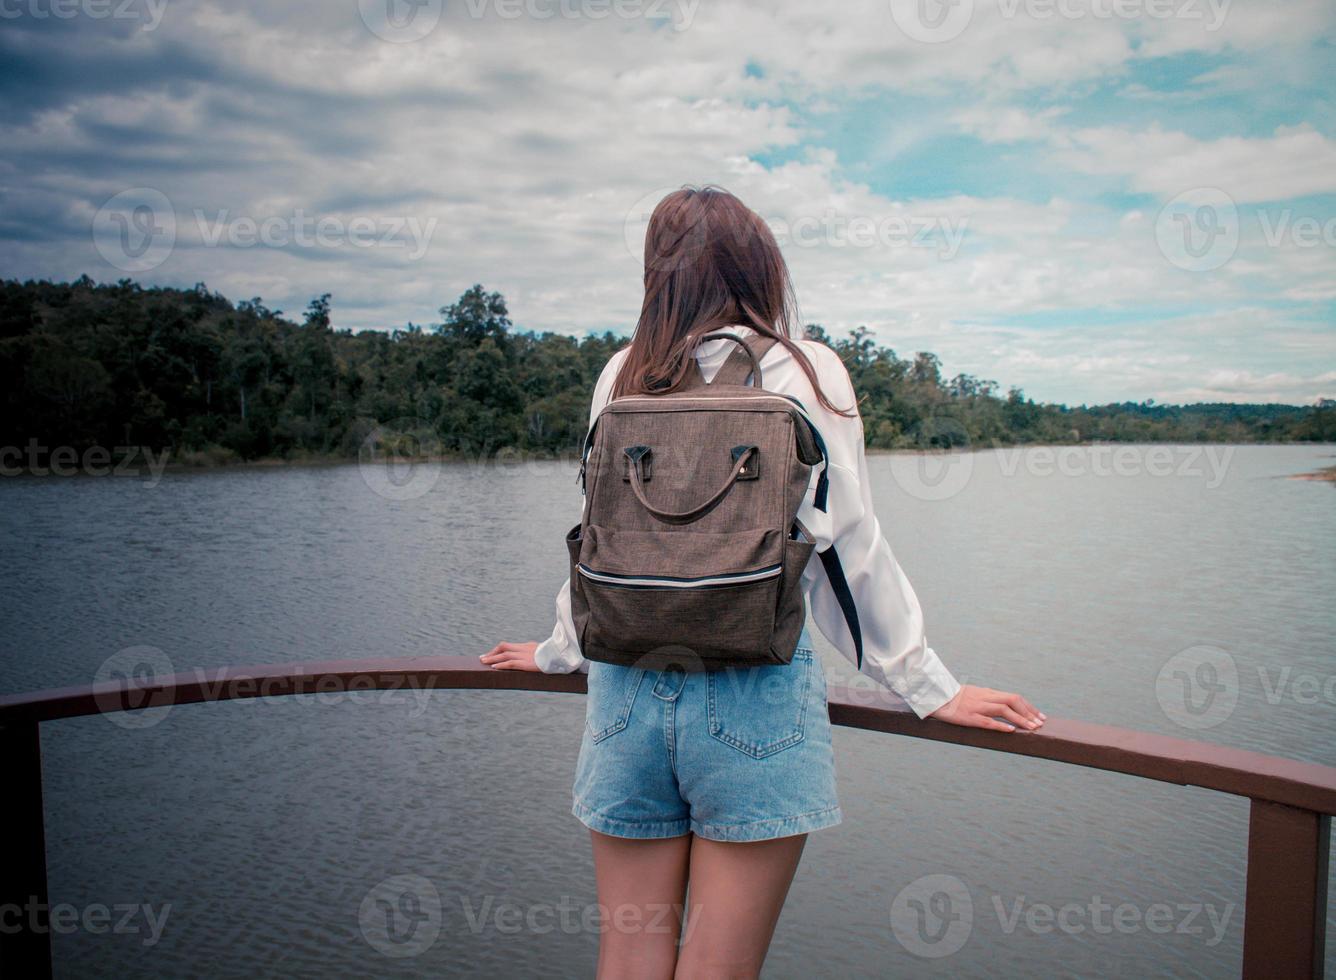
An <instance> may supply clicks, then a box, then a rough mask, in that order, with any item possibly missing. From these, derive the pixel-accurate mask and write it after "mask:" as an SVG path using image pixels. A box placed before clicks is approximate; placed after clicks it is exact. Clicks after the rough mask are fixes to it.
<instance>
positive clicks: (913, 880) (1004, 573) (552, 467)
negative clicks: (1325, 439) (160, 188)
mask: <svg viewBox="0 0 1336 980" xmlns="http://www.w3.org/2000/svg"><path fill="white" fill-rule="evenodd" d="M1209 452H1211V453H1213V454H1214V455H1213V456H1211V457H1209V458H1208V457H1206V456H1205V455H1204V454H1203V453H1202V451H1201V450H1199V449H1196V448H1193V449H1188V448H1186V447H1184V448H1173V449H1164V448H1160V449H1150V448H1147V447H1141V448H1137V449H1135V450H1128V449H1126V448H1120V449H1118V450H1116V452H1115V451H1113V450H1108V449H1106V450H1089V449H1086V450H1072V451H1063V452H1059V453H1058V454H1056V455H1054V454H1053V451H1051V450H1028V451H1026V452H1024V453H1021V452H1019V451H1016V452H1013V451H997V452H986V453H978V454H974V455H970V456H963V457H949V458H944V457H915V456H880V457H875V458H873V459H872V460H871V461H870V468H871V472H872V477H873V480H874V481H875V485H876V501H877V508H878V513H879V516H880V517H881V519H882V522H883V525H884V527H885V529H886V531H887V534H888V536H889V538H890V540H891V542H892V545H893V546H894V548H895V550H896V552H897V554H898V556H899V558H900V560H901V562H902V564H903V565H904V566H905V568H906V570H907V571H908V573H909V575H910V578H911V580H912V581H913V582H914V584H915V586H916V588H917V590H918V592H919V594H920V597H921V599H922V601H923V603H924V606H925V609H926V612H927V616H928V621H929V636H930V637H931V639H932V641H933V644H934V646H935V647H936V648H937V649H938V651H939V652H940V653H941V655H942V656H943V658H944V659H945V660H946V661H947V663H948V665H949V666H950V667H951V668H952V669H953V670H954V671H955V673H956V674H957V676H958V677H960V678H961V679H962V680H964V681H967V682H975V683H986V684H988V685H990V686H996V687H1003V688H1009V689H1015V690H1020V691H1023V692H1024V693H1026V694H1027V695H1028V696H1029V697H1030V698H1031V700H1033V701H1035V702H1036V703H1037V704H1039V705H1040V706H1041V707H1042V708H1043V709H1044V710H1045V711H1047V712H1048V713H1049V714H1050V715H1053V716H1060V717H1061V716H1066V717H1077V718H1083V719H1086V720H1090V721H1099V722H1105V723H1110V724H1116V725H1123V726H1127V727H1130V728H1137V729H1143V730H1149V731H1157V732H1163V733H1167V734H1173V735H1178V736H1186V737H1192V738H1200V739H1204V740H1208V741H1214V742H1219V743H1223V744H1227V745H1234V746H1239V747H1245V748H1249V749H1254V750H1257V751H1262V752H1268V753H1273V754H1276V755H1284V756H1289V757H1292V758H1298V759H1305V760H1310V761H1315V762H1321V763H1325V764H1328V765H1336V737H1334V736H1336V703H1333V702H1336V693H1333V692H1334V691H1336V681H1333V677H1336V651H1334V650H1333V640H1332V637H1333V635H1336V603H1333V598H1332V597H1333V596H1336V560H1334V558H1333V556H1334V555H1336V487H1332V486H1330V485H1326V484H1321V483H1312V482H1302V481H1295V480H1289V479H1285V477H1286V476H1288V475H1290V474H1294V473H1299V472H1305V471H1308V470H1313V469H1316V468H1318V467H1320V466H1323V465H1331V463H1332V462H1333V459H1332V455H1333V447H1331V446H1317V447H1237V448H1234V447H1209ZM1166 454H1167V455H1166ZM1194 454H1196V455H1195V456H1194ZM370 476H371V480H370V484H373V485H376V486H380V489H381V490H382V491H385V490H386V488H385V487H384V486H382V485H380V484H379V483H378V482H377V478H376V475H375V474H371V475H370ZM367 477H368V474H366V473H363V472H362V471H361V470H359V468H358V467H356V466H337V467H328V468H310V469H282V470H231V471H224V472H213V473H203V474H174V475H173V474H169V475H167V476H166V477H164V478H163V479H162V481H161V483H159V484H157V485H156V486H149V485H147V483H145V482H144V481H142V480H136V479H131V478H123V477H121V478H113V477H108V478H102V479H94V478H83V479H49V480H44V481H39V480H32V479H19V480H15V479H8V480H4V481H0V532H2V533H3V539H2V540H3V542H4V545H3V547H4V549H5V559H6V560H5V561H4V562H3V563H0V565H2V567H0V611H2V612H3V626H4V629H3V633H2V636H3V639H0V643H3V645H4V649H3V654H2V655H0V691H3V692H6V693H8V692H15V691H22V690H28V689H35V688H41V687H53V686H58V685H65V684H79V683H87V682H88V681H90V680H92V679H93V677H94V676H95V675H96V674H97V672H98V670H99V668H100V667H102V665H103V664H104V663H105V662H106V661H107V660H108V658H109V657H113V656H115V655H116V654H117V653H118V652H119V651H122V650H126V649H127V648H136V647H150V648H154V649H156V650H157V651H160V654H153V656H159V657H162V658H165V659H166V661H169V662H170V664H171V665H172V666H173V667H174V668H175V669H177V670H185V669H190V668H193V667H197V666H218V665H227V664H254V663H268V662H281V661H288V660H313V659H337V658H355V657H366V656H399V657H408V656H420V655H429V654H438V653H459V654H468V653H477V652H480V651H482V650H483V649H485V648H486V647H488V646H490V645H491V644H492V643H493V642H495V641H496V640H497V639H502V638H507V639H524V638H539V637H540V636H542V635H545V634H546V633H547V631H548V630H549V629H550V627H551V615H552V597H553V595H554V594H555V592H556V589H557V587H558V586H559V585H560V583H561V580H562V578H563V576H564V561H565V556H564V549H563V547H562V544H561V536H562V533H563V531H564V530H565V529H566V528H567V527H569V526H570V524H572V523H574V521H575V520H576V519H577V517H578V513H579V496H578V490H577V489H576V486H575V483H574V470H573V468H572V467H571V466H570V465H569V464H559V463H547V464H534V465H527V464H526V465H510V466H469V465H451V466H444V467H440V468H439V470H432V469H425V470H423V469H419V470H417V471H414V473H413V474H411V477H410V479H409V482H408V483H407V484H405V486H406V487H407V492H400V491H396V490H393V488H391V491H389V496H387V495H386V493H385V492H382V493H380V494H378V493H376V492H373V489H372V486H370V485H369V483H368V479H367ZM423 488H429V489H428V490H427V492H425V493H422V494H421V495H414V494H415V493H416V491H417V490H421V489H423ZM392 496H404V497H407V498H408V499H401V500H395V499H389V497H392ZM818 642H819V643H820V641H818ZM822 652H823V655H824V659H825V663H826V669H827V671H828V673H829V674H830V675H831V678H832V680H833V681H834V680H838V679H839V678H840V677H841V676H844V677H847V676H848V670H847V668H846V667H845V665H844V664H843V663H839V662H836V659H835V658H834V657H833V656H832V655H831V654H830V651H829V648H824V649H823V651H822ZM142 655H144V651H142V650H141V651H136V653H135V654H134V656H135V657H140V656H142ZM1172 658H1177V659H1176V660H1172ZM1171 660H1172V662H1171ZM1208 661H1209V663H1210V664H1211V665H1213V667H1217V668H1220V670H1221V671H1223V673H1222V672H1217V674H1216V675H1214V676H1215V678H1216V679H1217V680H1219V681H1220V683H1223V684H1224V685H1225V686H1226V687H1227V688H1229V689H1230V691H1229V692H1227V696H1226V697H1225V698H1224V699H1222V700H1220V701H1218V702H1215V703H1214V705H1213V706H1212V707H1211V708H1210V709H1209V710H1208V711H1206V712H1205V714H1201V713H1198V714H1193V713H1192V712H1191V711H1188V710H1186V708H1185V704H1184V702H1183V701H1182V699H1181V695H1180V696H1179V699H1178V701H1177V702H1175V694H1174V691H1175V687H1174V685H1175V684H1176V683H1178V682H1179V681H1181V680H1182V678H1183V677H1189V678H1191V677H1196V676H1199V675H1197V674H1196V673H1195V671H1196V670H1197V669H1198V668H1199V666H1200V664H1202V663H1206V662H1208ZM116 662H117V661H113V664H114V663H116ZM1230 670H1233V671H1234V672H1235V673H1234V674H1233V675H1230V674H1229V671H1230ZM1176 676H1177V677H1178V680H1175V679H1174V678H1175V677H1176ZM1157 679H1158V683H1157ZM129 717H131V716H122V720H123V719H125V718H129ZM582 718H583V701H582V699H581V698H578V697H573V696H569V695H532V694H518V693H517V694H510V693H484V692H436V693H429V694H419V695H417V696H407V695H397V696H387V695H385V694H375V693H373V694H364V695H356V696H345V697H342V698H334V699H330V698H325V699H321V698H319V697H310V698H300V699H273V700H268V701H255V702H237V703H229V704H207V705H196V706H189V707H179V708H176V709H173V710H171V711H170V712H169V713H168V714H167V715H166V717H164V718H161V719H160V720H158V721H157V723H156V724H153V725H150V726H148V727H126V724H117V723H114V722H113V721H112V720H111V719H110V718H107V717H95V718H86V719H78V720H71V721H65V722H57V723H51V724H48V725H46V726H44V728H43V750H44V760H45V772H46V787H47V797H46V803H47V811H48V846H49V850H50V863H51V867H50V879H51V892H52V899H53V901H54V902H57V903H69V904H70V905H71V906H73V907H74V908H76V909H79V910H81V911H84V910H87V909H88V908H90V907H93V906H97V905H105V906H108V907H111V908H115V907H118V906H125V907H127V908H128V907H129V906H136V907H138V908H139V909H140V911H138V912H136V913H135V914H134V915H133V917H131V918H130V919H129V920H128V921H127V922H126V923H124V928H123V929H122V930H119V931H117V932H116V933H114V934H103V933H102V932H101V931H96V929H95V928H94V929H89V928H79V929H76V930H74V931H71V932H68V933H62V934H61V935H59V936H58V937H57V938H56V942H55V952H56V959H57V971H58V974H59V975H62V976H115V977H124V976H160V977H175V976H183V975H200V976H217V977H256V976H289V975H310V976H314V975H317V974H319V975H335V976H339V975H366V974H374V975H404V976H408V975H443V974H453V975H460V974H468V975H476V976H496V977H523V976H535V977H537V976H544V977H547V976H589V975H592V970H593V963H594V957H595V953H596V947H597V935H596V934H595V933H594V932H593V931H592V930H590V929H589V928H588V927H587V926H586V924H585V923H586V922H587V920H586V919H585V917H584V914H585V910H586V909H587V908H588V906H589V905H590V904H591V903H592V902H593V901H594V889H593V880H592V871H591V863H590V857H589V849H588V843H587V837H586V833H585V831H584V830H583V828H582V827H581V826H580V825H579V824H578V823H577V822H576V820H575V819H574V818H573V817H571V816H570V815H569V812H568V811H569V805H570V782H571V776H572V773H573V769H574V763H575V756H576V752H577V750H578V747H579V741H580V732H581V725H582ZM1184 723H1187V724H1192V725H1198V724H1207V725H1208V726H1209V727H1203V728H1187V727H1184ZM130 724H131V725H133V723H130ZM836 750H837V753H838V761H839V765H840V791H841V797H842V802H843V805H844V810H845V822H844V824H843V825H841V826H840V827H837V828H835V829H832V830H828V831H823V832H821V833H819V834H816V835H814V836H813V837H812V839H811V841H810V842H809V844H808V848H807V852H806V856H805V858H804V862H803V866H802V868H801V869H800V872H799V877H798V880H797V882H796V883H795V885H794V888H793V891H792V893H791V897H790V900H789V903H788V905H787V907H786V909H785V912H784V916H783V919H782V920H781V922H780V925H779V930H778V934H777V936H776V939H775V943H774V946H773V948H772V951H771V955H770V959H769V960H768V962H767V969H766V975H767V976H770V977H809V976H826V975H845V976H869V977H870V976H886V975H896V976H900V975H905V976H918V975H923V976H999V975H1000V976H1014V975H1021V974H1030V975H1037V976H1050V975H1070V974H1082V975H1104V976H1138V977H1140V976H1147V975H1154V974H1173V975H1176V976H1211V977H1215V976H1231V975H1237V972H1238V969H1239V962H1240V952H1241V944H1242V919H1243V906H1242V902H1243V868H1244V857H1245V850H1246V829H1247V803H1246V801H1242V800H1237V799H1234V798H1230V797H1224V796H1221V795H1218V794H1214V793H1210V792H1206V791H1203V790H1197V789H1188V788H1182V787H1174V786H1168V785H1164V784H1158V783H1148V782H1145V781H1141V780H1137V779H1133V778H1131V777H1127V776H1119V775H1114V774H1109V773H1102V772H1096V771H1093V770H1083V769H1077V768H1074V767H1068V766H1061V765H1057V764H1053V763H1046V762H1043V761H1038V760H1026V759H1017V758H1010V757H997V756H993V755H991V754H988V753H985V752H981V751H976V750H969V749H964V748H956V747H949V746H942V745H934V744H927V743H918V742H916V741H914V740H910V739H897V738H892V737H888V736H879V735H875V734H871V733H865V732H852V731H845V730H842V729H841V730H837V731H836ZM403 875H413V876H417V877H416V878H413V879H402V878H400V877H399V876H403ZM925 876H939V877H934V878H928V879H926V881H925V880H924V879H925ZM940 876H945V877H940ZM422 879H425V881H426V883H428V884H427V885H426V886H425V887H424V885H423V882H422ZM405 881H408V882H409V883H410V884H412V885H413V887H415V888H417V889H418V893H420V894H423V895H425V896H427V900H428V902H430V901H431V894H432V893H433V892H434V894H435V895H438V896H439V899H440V912H439V916H436V917H435V918H432V917H431V916H430V915H428V917H427V919H423V921H428V922H429V924H430V923H432V922H435V921H437V920H439V921H440V922H441V928H440V931H439V934H435V935H434V939H433V937H432V936H429V935H427V934H426V933H422V932H419V933H415V934H413V935H412V936H411V937H410V939H411V941H409V942H407V943H399V944H397V945H396V944H395V943H393V942H389V943H387V942H386V939H385V938H384V937H383V936H380V935H377V934H376V933H375V930H374V929H371V930H370V935H371V938H370V939H369V938H368V930H366V929H363V928H362V923H363V922H365V921H370V920H374V919H375V917H376V916H377V915H380V916H381V920H380V921H384V915H383V911H378V910H379V909H382V908H383V907H381V906H377V904H376V902H377V900H378V899H389V900H397V897H398V894H399V893H400V892H401V891H403V890H404V889H403V885H404V882H405ZM942 890H945V891H947V892H948V893H951V892H952V891H953V890H954V894H955V896H956V905H955V906H953V908H954V909H957V910H965V911H967V912H969V913H970V915H969V916H966V917H965V918H964V919H961V920H959V921H958V922H957V924H956V925H955V926H953V927H952V928H953V929H954V930H955V931H954V932H948V933H946V939H945V940H944V941H942V942H939V943H936V944H934V943H932V942H930V941H928V940H925V939H923V938H922V936H919V935H916V933H915V932H914V930H913V929H910V928H909V927H910V926H911V925H912V924H913V916H912V912H910V913H906V912H905V909H906V907H907V903H908V902H909V901H910V900H911V899H914V898H917V897H930V896H931V895H932V894H933V893H935V892H937V891H942ZM897 897H898V903H897ZM145 905H147V906H148V907H149V914H145V913H144V911H143V906H145ZM1069 905H1070V906H1072V908H1070V909H1068V911H1067V912H1066V913H1065V915H1064V916H1062V917H1060V918H1054V917H1053V913H1057V912H1059V911H1061V910H1062V908H1063V907H1064V906H1069ZM1102 906H1108V907H1109V908H1110V909H1113V908H1117V907H1120V906H1122V907H1123V908H1122V911H1121V913H1120V916H1121V917H1120V918H1118V919H1117V920H1116V922H1117V925H1115V917H1114V914H1113V912H1112V911H1103V912H1101V907H1102ZM1160 906H1164V907H1166V908H1167V909H1168V910H1169V911H1168V912H1167V913H1165V912H1164V911H1160V910H1159V907H1160ZM893 907H894V908H895V909H896V910H897V911H896V913H895V914H894V915H893V914H892V909H893ZM1092 907H1093V911H1092ZM910 908H911V909H912V906H911V907H910ZM1194 910H1195V911H1194ZM402 911H405V912H407V913H414V914H418V915H419V917H421V916H422V915H427V913H426V912H423V911H422V910H421V908H418V909H413V908H407V909H404V910H402ZM164 915H165V916H166V918H165V920H163V918H162V917H163V916H164ZM121 918H122V914H121V913H118V912H113V914H112V916H111V921H112V922H116V921H117V920H119V919H121ZM411 919H412V916H411V915H410V916H409V920H408V921H411ZM154 920H156V921H157V922H158V923H159V925H160V926H161V930H160V933H157V932H154V930H153V928H152V925H151V923H152V921H154ZM1329 921H1331V922H1332V925H1330V926H1329V929H1328V932H1329V934H1331V935H1336V918H1332V917H1331V915H1330V913H1329ZM962 922H963V926H962V925H961V924H960V923H962ZM1060 923H1065V925H1063V924H1060ZM962 930H963V931H962ZM927 934H928V935H929V936H931V935H932V934H933V932H932V930H931V929H929V930H928V933H927ZM399 938H400V939H402V938H404V937H403V936H400V937H399ZM947 947H951V948H953V949H955V951H954V952H951V953H950V955H945V956H923V955H916V953H917V954H923V953H930V954H937V953H942V952H943V951H944V950H945V949H946V948H947ZM956 947H958V948H956ZM1329 948H1330V944H1329ZM381 949H388V951H389V952H391V953H403V952H412V953H415V954H416V955H412V956H405V957H391V956H386V955H384V953H382V952H381V951H380V950H381ZM1327 959H1328V968H1329V969H1336V957H1333V956H1332V955H1331V954H1330V953H1329V955H1328V958H1327Z"/></svg>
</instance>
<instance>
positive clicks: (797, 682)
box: [706, 647, 820, 759]
mask: <svg viewBox="0 0 1336 980" xmlns="http://www.w3.org/2000/svg"><path fill="white" fill-rule="evenodd" d="M819 669H820V667H819V666H818V665H816V664H814V663H813V654H812V651H811V650H806V649H803V648H802V647H799V648H798V650H797V651H795V653H794V655H793V660H792V662H791V663H787V664H776V665H775V666H773V667H771V666H765V667H733V668H729V669H727V670H719V671H712V672H711V673H709V674H708V675H707V681H706V686H707V689H708V709H707V713H708V715H709V725H710V734H711V735H712V736H713V737H714V738H716V739H718V740H719V741H721V742H723V743H724V744H725V745H731V746H732V747H733V748H735V749H737V750H738V751H739V752H742V753H744V754H746V755H749V756H751V757H752V758H754V759H763V758H765V757H766V756H770V755H774V754H775V753H776V752H780V751H782V750H784V749H787V748H789V747H790V746H792V745H797V744H798V743H799V742H801V741H802V740H803V733H804V726H805V724H806V718H807V703H808V700H809V698H808V694H809V691H810V689H811V684H812V671H813V670H819Z"/></svg>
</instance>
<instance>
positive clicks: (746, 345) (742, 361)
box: [696, 334, 775, 388]
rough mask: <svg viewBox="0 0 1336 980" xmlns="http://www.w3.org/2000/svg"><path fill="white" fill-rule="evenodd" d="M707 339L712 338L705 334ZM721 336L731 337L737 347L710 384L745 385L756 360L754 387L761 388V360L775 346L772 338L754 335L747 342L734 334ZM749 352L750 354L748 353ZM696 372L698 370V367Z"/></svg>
mask: <svg viewBox="0 0 1336 980" xmlns="http://www.w3.org/2000/svg"><path fill="white" fill-rule="evenodd" d="M706 336H707V337H709V336H712V335H711V334H706ZM721 336H732V337H733V339H734V340H736V341H737V342H738V346H737V347H734V348H733V353H731V354H729V355H728V360H726V361H724V363H723V364H722V365H721V366H720V368H719V371H718V372H717V373H716V374H715V376H714V380H713V381H711V382H710V384H725V385H745V384H746V383H747V379H748V378H749V377H751V374H752V358H753V357H754V358H756V387H758V388H760V387H761V358H763V357H765V355H766V352H767V351H769V350H770V348H771V347H774V346H775V338H774V337H763V336H761V335H760V334H755V335H753V336H752V337H750V338H749V339H747V340H743V339H742V338H741V337H738V336H737V335H736V334H732V335H728V334H724V335H721ZM748 350H750V352H751V353H750V354H749V353H748ZM696 370H698V371H699V370H700V368H699V367H698V368H697V369H696Z"/></svg>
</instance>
